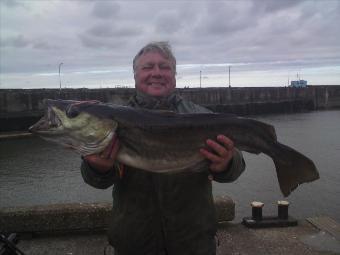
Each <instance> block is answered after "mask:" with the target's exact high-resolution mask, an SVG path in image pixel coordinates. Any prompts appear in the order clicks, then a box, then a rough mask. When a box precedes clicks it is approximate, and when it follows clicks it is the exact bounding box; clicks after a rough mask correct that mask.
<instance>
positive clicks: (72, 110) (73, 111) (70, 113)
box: [66, 105, 80, 118]
mask: <svg viewBox="0 0 340 255" xmlns="http://www.w3.org/2000/svg"><path fill="white" fill-rule="evenodd" d="M79 113H80V111H79V108H78V107H76V106H74V105H70V106H68V107H67V109H66V116H67V117H68V118H75V117H77V116H78V115H79Z"/></svg>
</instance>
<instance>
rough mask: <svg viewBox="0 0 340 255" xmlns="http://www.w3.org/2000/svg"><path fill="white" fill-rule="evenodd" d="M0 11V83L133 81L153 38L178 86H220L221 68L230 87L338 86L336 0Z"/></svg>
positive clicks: (69, 4)
mask: <svg viewBox="0 0 340 255" xmlns="http://www.w3.org/2000/svg"><path fill="white" fill-rule="evenodd" d="M0 17H1V20H0V21H1V23H0V36H1V37H0V43H1V48H0V54H1V55H0V57H1V63H0V68H1V69H0V72H1V73H0V75H1V76H0V88H39V87H45V88H55V87H59V86H60V81H61V83H62V87H74V88H76V87H94V88H99V87H114V86H117V85H119V86H133V84H134V82H133V75H132V68H131V65H132V59H133V57H134V56H135V54H136V53H137V51H138V50H139V49H140V48H141V47H142V46H144V45H145V44H146V43H148V42H150V41H157V40H162V41H164V40H165V41H169V42H170V44H171V45H172V48H173V51H174V53H175V55H176V58H177V63H178V67H177V68H178V72H177V84H178V87H183V86H190V87H197V86H199V85H200V83H201V86H204V87H207V86H227V85H228V83H229V81H228V78H229V75H228V68H229V66H231V68H230V69H231V83H232V84H231V85H232V86H285V85H287V83H288V80H293V79H296V78H297V73H299V75H300V77H299V78H302V79H305V80H308V83H309V84H314V85H317V84H330V85H334V84H337V85H340V28H339V27H340V0H315V1H313V0H308V1H302V0H252V1H247V0H240V1H236V0H234V1H231V0H229V1H222V0H206V1H197V0H196V1H194V0H192V1H189V0H186V1H185V0H183V1H180V0H173V1H165V0H159V1H151V0H140V1H131V0H127V1H110V0H100V1H90V0H88V1H85V0H84V1H75V0H59V1H51V0H21V1H19V0H0ZM61 63H63V64H61ZM60 64H61V65H60ZM59 66H60V70H61V75H60V79H59ZM200 71H201V74H202V75H201V80H200Z"/></svg>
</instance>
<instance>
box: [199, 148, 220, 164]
mask: <svg viewBox="0 0 340 255" xmlns="http://www.w3.org/2000/svg"><path fill="white" fill-rule="evenodd" d="M200 152H201V153H202V154H203V156H204V157H205V158H207V159H209V160H210V161H212V162H221V161H222V158H221V157H220V156H218V155H216V154H214V153H211V152H209V151H207V150H206V149H200Z"/></svg>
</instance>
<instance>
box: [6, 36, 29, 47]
mask: <svg viewBox="0 0 340 255" xmlns="http://www.w3.org/2000/svg"><path fill="white" fill-rule="evenodd" d="M29 44H30V41H29V40H28V39H26V38H24V37H23V36H22V35H17V36H12V37H8V38H5V39H2V40H1V47H14V48H24V47H27V46H28V45H29Z"/></svg>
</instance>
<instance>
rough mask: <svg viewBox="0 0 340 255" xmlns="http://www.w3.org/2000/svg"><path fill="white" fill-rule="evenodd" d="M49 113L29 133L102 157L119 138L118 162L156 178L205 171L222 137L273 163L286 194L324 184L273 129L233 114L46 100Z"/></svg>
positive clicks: (315, 170)
mask: <svg viewBox="0 0 340 255" xmlns="http://www.w3.org/2000/svg"><path fill="white" fill-rule="evenodd" d="M45 105H46V112H45V115H44V116H43V117H42V119H41V120H40V121H38V122H37V123H36V124H34V125H33V126H32V127H31V128H30V131H31V132H33V133H36V134H38V135H39V136H41V137H43V138H45V139H47V140H52V141H54V142H57V143H60V144H63V145H66V146H67V147H71V148H73V149H75V150H76V151H78V152H80V153H81V154H83V155H89V154H93V153H99V152H101V151H103V150H104V148H105V147H106V146H108V144H109V143H110V141H111V139H112V137H113V136H114V134H116V135H117V136H118V138H119V141H120V149H119V151H118V154H117V160H118V161H119V162H121V163H123V164H126V165H128V166H132V167H136V168H139V169H144V170H147V171H152V172H174V171H184V170H185V169H188V168H191V169H201V168H202V166H207V165H208V161H207V160H206V159H204V157H203V156H202V155H201V154H200V153H199V149H200V148H203V147H205V141H206V140H207V139H208V138H211V139H215V138H216V136H217V135H218V134H223V135H225V136H227V137H229V138H230V139H231V140H233V141H234V144H235V146H236V147H237V148H238V149H239V150H242V151H247V152H250V153H255V154H259V153H261V152H262V153H264V154H267V155H268V156H269V157H271V158H272V159H273V161H274V164H275V167H276V172H277V177H278V181H279V185H280V188H281V191H282V193H283V194H284V195H285V196H288V195H289V194H290V193H291V191H292V190H294V189H295V188H296V187H297V186H298V185H299V184H302V183H305V182H311V181H314V180H316V179H318V178H319V174H318V171H317V169H316V167H315V165H314V163H313V162H312V161H311V160H310V159H309V158H307V157H306V156H304V155H302V154H301V153H299V152H297V151H296V150H294V149H292V148H290V147H288V146H286V145H283V144H281V143H279V142H278V141H277V138H276V134H275V130H274V127H273V126H271V125H268V124H265V123H263V122H260V121H257V120H253V119H248V118H242V117H236V116H235V115H229V114H218V113H194V114H179V113H173V112H165V111H150V110H140V109H135V108H132V107H127V106H119V105H113V104H103V103H100V102H98V101H70V100H50V99H47V100H45Z"/></svg>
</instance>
